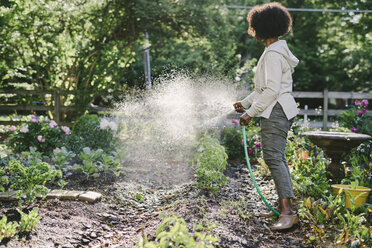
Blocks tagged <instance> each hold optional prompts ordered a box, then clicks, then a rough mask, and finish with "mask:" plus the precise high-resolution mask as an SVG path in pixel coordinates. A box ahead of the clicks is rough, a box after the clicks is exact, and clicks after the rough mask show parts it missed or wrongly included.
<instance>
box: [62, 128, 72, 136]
mask: <svg viewBox="0 0 372 248" xmlns="http://www.w3.org/2000/svg"><path fill="white" fill-rule="evenodd" d="M61 129H62V131H63V132H64V133H65V134H66V135H70V133H71V132H70V128H69V127H66V126H62V127H61Z"/></svg>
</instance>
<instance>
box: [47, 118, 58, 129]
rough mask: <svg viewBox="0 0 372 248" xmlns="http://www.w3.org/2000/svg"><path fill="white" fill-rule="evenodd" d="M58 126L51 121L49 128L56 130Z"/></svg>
mask: <svg viewBox="0 0 372 248" xmlns="http://www.w3.org/2000/svg"><path fill="white" fill-rule="evenodd" d="M57 126H58V124H57V122H55V121H54V120H51V121H50V123H49V127H50V128H55V127H57Z"/></svg>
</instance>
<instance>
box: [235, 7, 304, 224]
mask: <svg viewBox="0 0 372 248" xmlns="http://www.w3.org/2000/svg"><path fill="white" fill-rule="evenodd" d="M247 20H248V22H249V29H248V34H250V35H252V36H253V37H255V38H256V39H257V41H260V42H264V43H265V45H266V47H265V51H264V52H263V54H262V55H261V57H260V59H259V61H258V63H257V69H256V73H255V77H254V85H255V89H254V91H253V92H252V93H251V94H250V95H248V96H247V97H246V98H244V99H243V100H242V101H241V102H236V103H234V107H235V110H236V111H238V112H241V113H243V114H242V115H241V116H240V124H241V125H247V124H248V122H249V121H250V120H251V118H252V117H255V116H260V117H261V143H262V150H263V158H264V160H265V163H266V164H267V165H268V167H269V169H270V172H271V176H272V177H273V179H274V182H275V187H276V190H277V193H278V197H279V207H280V217H279V220H278V222H277V223H275V224H274V225H273V226H272V227H271V229H272V230H284V229H288V228H291V227H292V226H293V225H295V224H297V223H298V216H297V214H296V213H295V212H294V211H293V210H292V208H291V201H290V200H291V198H293V196H294V195H293V189H292V181H291V176H290V173H289V168H288V164H287V161H286V159H285V156H284V153H285V146H286V142H287V134H288V130H289V129H290V127H291V124H292V122H293V119H294V117H295V116H296V115H297V113H298V110H297V106H296V102H295V100H294V98H293V96H292V95H291V92H292V82H293V81H292V73H293V71H294V67H295V66H296V65H297V64H298V59H297V58H296V57H295V56H294V55H293V54H292V53H291V51H290V50H289V49H288V46H287V43H286V41H284V40H279V37H281V36H283V35H285V34H287V33H288V32H289V30H290V28H291V26H292V18H291V16H290V14H289V13H288V11H287V9H286V8H285V7H283V6H282V5H281V4H279V3H275V2H274V3H268V4H264V5H261V6H255V7H254V8H253V9H251V10H250V11H249V13H248V17H247ZM248 107H249V108H248ZM245 109H246V111H245Z"/></svg>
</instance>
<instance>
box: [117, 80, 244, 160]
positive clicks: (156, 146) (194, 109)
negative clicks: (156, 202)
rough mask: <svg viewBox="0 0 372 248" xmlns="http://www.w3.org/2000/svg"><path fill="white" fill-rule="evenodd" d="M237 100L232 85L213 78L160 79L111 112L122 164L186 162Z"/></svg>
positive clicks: (236, 93)
mask: <svg viewBox="0 0 372 248" xmlns="http://www.w3.org/2000/svg"><path fill="white" fill-rule="evenodd" d="M237 95H238V92H237V90H236V87H235V86H234V85H232V84H231V83H230V84H228V83H226V82H223V81H221V80H216V79H213V78H198V79H193V78H190V77H187V76H185V75H177V76H171V77H167V78H162V79H161V80H160V82H159V83H158V84H157V85H156V86H155V87H154V88H153V89H152V90H151V91H146V92H143V93H142V94H138V95H137V96H136V97H134V98H132V99H128V100H126V101H124V102H122V103H120V104H118V106H117V108H116V111H115V113H116V118H117V120H118V122H119V123H120V126H121V146H122V149H123V150H125V154H126V159H127V160H128V161H153V162H154V161H162V162H163V163H166V162H167V161H168V162H169V161H188V160H189V157H190V153H191V148H192V147H193V146H194V145H195V144H196V142H197V138H198V136H199V135H200V134H201V133H203V132H204V131H206V130H208V129H213V128H219V127H220V126H221V121H223V120H225V119H226V116H227V114H229V113H231V112H232V111H233V110H234V109H233V106H232V104H233V103H234V102H235V101H236V100H237Z"/></svg>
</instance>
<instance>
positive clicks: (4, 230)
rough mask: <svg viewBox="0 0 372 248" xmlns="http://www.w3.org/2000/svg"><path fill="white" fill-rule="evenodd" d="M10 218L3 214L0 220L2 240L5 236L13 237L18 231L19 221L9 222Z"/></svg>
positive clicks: (0, 236)
mask: <svg viewBox="0 0 372 248" xmlns="http://www.w3.org/2000/svg"><path fill="white" fill-rule="evenodd" d="M7 221H8V218H7V217H6V216H3V217H2V218H1V220H0V242H1V241H2V240H3V239H4V238H12V237H13V236H14V235H15V234H16V233H17V227H18V223H17V222H15V221H12V222H7Z"/></svg>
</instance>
